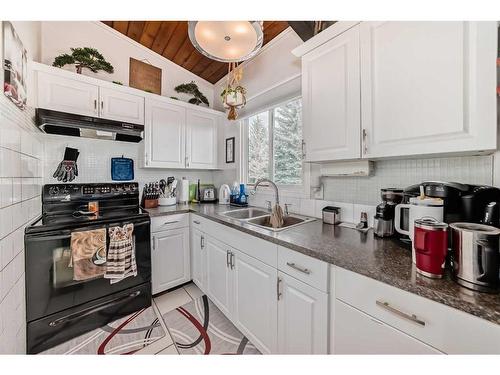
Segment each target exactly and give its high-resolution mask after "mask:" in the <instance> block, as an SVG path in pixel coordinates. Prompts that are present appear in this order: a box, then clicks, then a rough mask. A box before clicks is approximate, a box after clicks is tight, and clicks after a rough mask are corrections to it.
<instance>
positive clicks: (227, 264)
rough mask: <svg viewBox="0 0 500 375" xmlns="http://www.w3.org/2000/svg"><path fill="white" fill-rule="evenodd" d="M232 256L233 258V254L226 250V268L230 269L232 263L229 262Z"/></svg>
mask: <svg viewBox="0 0 500 375" xmlns="http://www.w3.org/2000/svg"><path fill="white" fill-rule="evenodd" d="M230 256H231V252H230V251H229V250H226V267H227V268H229V266H230V264H231V263H230V262H231V261H230V260H229V258H230Z"/></svg>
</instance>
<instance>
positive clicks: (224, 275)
mask: <svg viewBox="0 0 500 375" xmlns="http://www.w3.org/2000/svg"><path fill="white" fill-rule="evenodd" d="M205 246H206V251H207V284H206V289H205V291H206V293H207V294H208V296H209V297H210V298H211V299H212V302H213V303H215V305H216V306H217V307H218V308H219V310H221V311H222V313H223V314H224V315H226V317H228V318H229V319H231V316H232V314H231V311H232V298H231V297H232V290H233V288H232V285H231V282H232V278H231V276H232V275H231V268H230V266H229V264H230V258H231V251H230V247H229V246H227V245H225V244H224V243H222V242H220V241H218V240H216V239H214V238H212V237H210V236H208V237H207V239H206V245H205Z"/></svg>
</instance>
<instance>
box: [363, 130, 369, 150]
mask: <svg viewBox="0 0 500 375" xmlns="http://www.w3.org/2000/svg"><path fill="white" fill-rule="evenodd" d="M367 153H368V132H367V131H366V129H363V154H364V155H366V154H367Z"/></svg>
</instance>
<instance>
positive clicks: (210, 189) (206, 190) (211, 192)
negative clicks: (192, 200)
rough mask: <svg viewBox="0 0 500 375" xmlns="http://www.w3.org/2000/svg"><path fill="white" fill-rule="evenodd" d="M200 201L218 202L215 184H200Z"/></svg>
mask: <svg viewBox="0 0 500 375" xmlns="http://www.w3.org/2000/svg"><path fill="white" fill-rule="evenodd" d="M197 198H198V199H197V201H198V202H207V203H208V202H217V195H216V192H215V186H214V185H202V186H200V191H199V197H197Z"/></svg>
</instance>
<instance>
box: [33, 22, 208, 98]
mask: <svg viewBox="0 0 500 375" xmlns="http://www.w3.org/2000/svg"><path fill="white" fill-rule="evenodd" d="M41 46H42V53H41V62H42V63H44V64H47V65H52V63H53V62H54V58H55V57H56V56H58V55H60V54H61V53H68V52H70V48H71V47H94V48H97V49H98V50H99V52H101V54H102V55H103V56H104V57H105V58H106V60H107V61H109V62H110V63H111V64H112V65H113V67H114V70H115V72H114V73H113V74H108V73H105V72H99V73H92V72H90V71H88V70H84V73H83V74H85V75H89V76H93V77H96V78H100V79H103V80H106V81H120V82H122V83H123V84H124V85H128V82H129V63H130V57H133V58H135V59H137V60H143V59H145V60H147V61H145V62H148V63H150V64H152V65H154V66H156V67H158V68H161V69H162V82H161V86H162V87H161V89H162V95H164V96H176V97H179V98H180V99H182V100H184V99H186V98H189V96H185V95H183V94H177V93H176V92H175V91H174V87H175V86H177V85H179V84H181V83H187V82H191V81H195V82H196V83H197V84H198V87H199V88H200V90H201V92H203V93H204V94H205V96H206V97H207V98H208V100H209V102H210V105H211V106H213V102H214V86H213V85H212V84H211V83H210V82H208V81H205V80H204V79H202V78H200V77H198V76H196V75H194V74H192V73H191V72H189V71H188V70H186V69H184V68H181V67H180V66H179V65H177V64H174V63H173V62H171V61H170V60H168V59H166V58H165V57H163V56H160V55H159V54H157V53H155V52H153V51H152V50H150V49H148V48H146V47H144V46H142V45H141V44H139V43H137V42H135V41H134V40H132V39H130V38H127V37H125V36H124V35H122V34H120V33H119V32H118V31H116V30H114V29H112V28H111V27H108V26H106V25H105V24H103V23H101V22H97V21H71V22H65V21H50V22H42V44H41ZM64 69H68V70H71V71H74V67H73V66H70V65H68V66H66V67H64Z"/></svg>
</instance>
